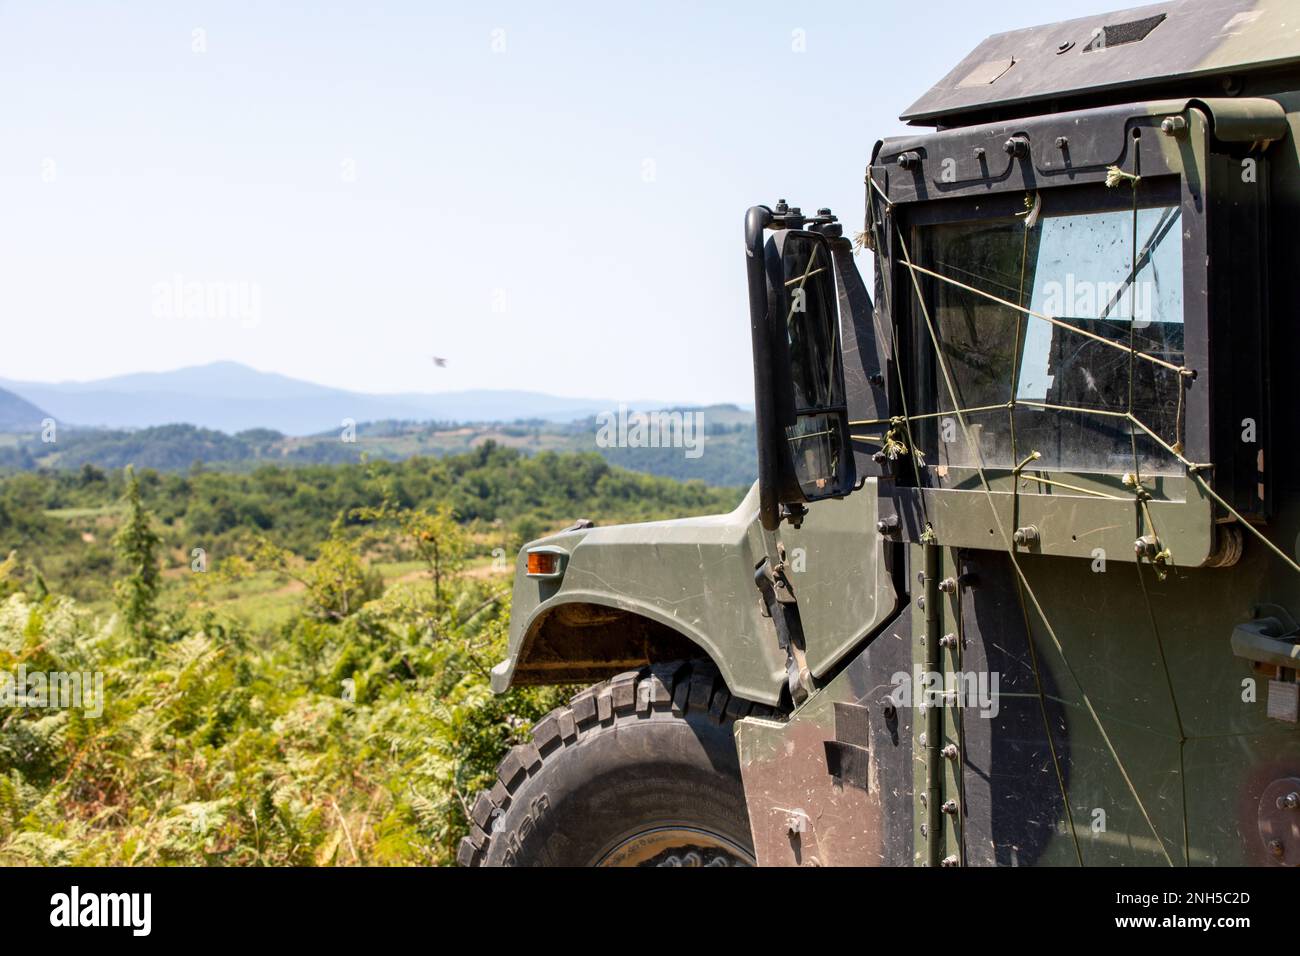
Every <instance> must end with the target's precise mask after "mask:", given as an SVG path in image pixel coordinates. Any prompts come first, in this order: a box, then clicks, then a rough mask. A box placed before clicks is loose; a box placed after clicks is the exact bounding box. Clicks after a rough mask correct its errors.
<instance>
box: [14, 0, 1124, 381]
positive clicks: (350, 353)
mask: <svg viewBox="0 0 1300 956" xmlns="http://www.w3.org/2000/svg"><path fill="white" fill-rule="evenodd" d="M1112 5H1114V6H1120V5H1122V4H1118V3H1117V2H1116V3H1114V4H1110V3H1101V4H1098V3H1096V2H1095V0H1085V2H1084V5H1083V6H1082V7H1081V6H1080V5H1079V4H1078V3H1077V2H1072V3H1067V2H1064V0H1038V2H1035V3H1032V4H1031V3H1027V2H1024V0H1012V2H1008V3H1003V4H995V5H989V4H975V3H971V2H969V0H967V2H950V0H931V2H928V3H910V4H879V3H869V2H854V3H754V2H748V3H737V4H732V5H728V6H725V7H717V8H712V9H704V8H702V7H701V5H699V4H697V3H671V2H656V3H645V4H637V5H633V4H624V3H609V2H606V3H591V4H578V3H549V4H541V3H520V4H492V3H477V4H467V3H454V4H443V3H392V2H389V3H380V2H365V3H362V2H357V3H348V4H341V3H265V2H263V3H243V2H229V0H223V2H220V3H217V2H211V3H185V2H175V0H171V2H165V3H163V2H160V3H144V2H135V3H83V4H65V3H57V2H42V3H10V2H5V3H3V4H0V77H2V78H3V82H0V124H2V127H0V128H3V130H4V134H5V135H4V143H5V148H4V149H3V151H0V263H2V265H0V315H3V323H4V348H3V351H0V377H9V378H18V379H35V380H59V379H85V378H97V377H102V376H106V375H113V374H119V373H124V372H129V371H139V370H162V369H168V368H173V367H176V366H180V365H186V364H197V363H202V362H208V361H213V360H217V359H234V360H238V361H242V362H246V363H248V364H250V365H252V366H254V367H256V368H260V369H265V370H271V371H277V372H282V373H285V374H288V375H293V376H297V377H301V378H306V379H310V380H313V381H319V382H322V383H325V384H330V385H336V386H340V387H346V388H353V389H359V390H367V391H411V390H418V391H442V390H448V389H464V388H527V389H536V390H541V391H548V392H553V393H557V394H568V395H584V396H593V397H602V398H611V399H614V400H634V399H638V398H656V399H667V400H682V401H700V402H704V401H717V400H726V401H737V400H739V401H751V400H752V397H753V396H752V384H751V371H750V356H749V337H748V325H747V314H746V306H745V298H744V296H745V286H744V271H743V270H744V265H743V254H742V241H741V239H742V234H741V220H742V216H743V213H744V211H745V209H746V207H747V206H749V205H751V204H753V203H756V202H768V203H771V202H775V201H776V199H777V198H778V197H780V196H784V197H787V198H788V199H789V200H790V201H791V202H793V203H796V204H799V205H802V206H804V207H805V208H815V207H817V206H822V205H829V206H831V207H832V208H833V209H834V210H835V211H836V212H837V213H839V214H840V215H841V216H843V217H844V218H845V219H846V221H847V225H848V228H849V229H851V230H856V229H858V228H861V216H862V204H863V197H862V175H863V169H864V167H865V164H866V162H867V160H868V158H869V156H870V150H871V146H872V144H873V143H874V141H875V140H876V139H878V138H879V137H881V136H884V135H889V134H891V133H894V132H897V131H898V130H899V129H900V128H901V127H900V124H899V123H898V121H897V119H896V117H897V115H898V113H899V112H901V111H902V110H903V109H904V108H905V107H907V106H908V105H910V104H911V102H912V101H913V100H914V99H916V97H917V96H919V95H920V94H921V93H922V92H923V91H924V90H925V89H926V88H928V87H929V85H930V84H931V83H933V82H934V81H935V80H937V79H938V78H940V77H941V76H942V75H943V74H944V73H946V72H947V71H948V70H949V69H950V68H951V67H952V66H953V65H954V64H955V63H956V62H957V61H958V60H959V59H960V58H961V57H963V56H964V55H965V54H966V53H967V52H969V50H970V49H971V48H972V47H973V46H974V45H975V44H976V43H977V42H978V41H979V40H981V39H982V38H983V37H984V36H986V35H988V34H990V33H995V32H1000V31H1002V30H1007V29H1014V28H1017V27H1023V26H1031V25H1034V24H1036V23H1042V22H1048V21H1052V20H1058V19H1065V18H1068V17H1074V16H1081V15H1083V14H1085V13H1091V12H1099V11H1102V10H1105V9H1108V8H1110V7H1111V6H1112ZM797 30H798V31H802V37H803V40H804V44H805V52H802V53H800V52H796V49H795V48H796V47H797V46H798V44H797V42H795V41H796V39H797V35H796V33H795V31H797ZM196 31H198V32H196ZM494 47H495V48H496V49H494ZM502 47H504V49H502ZM196 48H198V49H196ZM187 284H188V286H187ZM227 284H231V285H227ZM176 287H179V288H180V289H181V290H182V295H181V297H180V298H179V299H177V298H175V297H174V296H173V294H172V292H171V290H172V289H173V288H176ZM187 288H188V292H187V291H186V290H187ZM195 289H198V290H199V291H200V292H202V293H205V294H208V293H210V294H212V296H213V297H212V298H210V299H209V298H201V299H195V298H194V297H193V295H192V292H193V291H194V290H195ZM222 291H230V292H233V294H234V298H232V299H229V300H228V301H227V302H226V303H225V305H224V306H223V304H222V302H221V300H220V299H219V298H216V297H215V296H216V295H217V294H218V293H220V292H222ZM241 296H242V297H243V298H241ZM240 305H242V306H243V309H244V310H243V311H242V312H241V311H239V309H237V308H236V306H240ZM434 355H438V356H443V357H445V358H446V360H447V365H446V367H445V368H438V367H436V366H435V364H434V362H433V360H432V356H434Z"/></svg>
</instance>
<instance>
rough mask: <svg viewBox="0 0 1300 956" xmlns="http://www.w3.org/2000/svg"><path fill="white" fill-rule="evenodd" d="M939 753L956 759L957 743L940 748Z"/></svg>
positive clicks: (950, 758)
mask: <svg viewBox="0 0 1300 956" xmlns="http://www.w3.org/2000/svg"><path fill="white" fill-rule="evenodd" d="M939 753H941V754H943V755H944V756H945V757H947V758H948V759H949V760H956V759H957V745H956V744H949V745H948V746H946V747H944V748H943V749H942V750H940V751H939Z"/></svg>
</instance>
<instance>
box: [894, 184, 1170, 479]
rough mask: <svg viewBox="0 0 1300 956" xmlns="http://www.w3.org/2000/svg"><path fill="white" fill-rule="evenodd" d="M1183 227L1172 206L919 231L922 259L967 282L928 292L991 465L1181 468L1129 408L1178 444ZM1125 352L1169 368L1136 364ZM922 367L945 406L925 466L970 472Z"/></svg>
mask: <svg viewBox="0 0 1300 956" xmlns="http://www.w3.org/2000/svg"><path fill="white" fill-rule="evenodd" d="M1180 222H1181V215H1180V212H1179V210H1178V208H1177V207H1176V206H1158V207H1151V208H1144V209H1138V210H1136V213H1135V211H1134V210H1133V209H1131V208H1130V209H1120V210H1112V211H1105V212H1087V213H1076V214H1070V215H1055V216H1053V215H1045V216H1042V217H1041V218H1039V219H1038V220H1037V222H1036V223H1035V224H1034V225H1033V227H1032V228H1027V227H1026V225H1025V220H1024V219H1023V218H1021V217H1009V218H1006V219H995V220H980V221H976V222H963V223H945V224H940V225H936V226H931V227H928V228H927V229H925V230H924V232H923V243H922V249H923V251H924V253H925V258H926V259H927V260H928V261H926V262H923V263H919V264H922V265H924V266H926V267H927V268H929V269H931V270H932V271H934V272H936V273H939V274H941V275H943V276H945V277H949V278H951V279H954V280H956V281H957V282H960V283H962V284H964V285H966V286H969V287H970V288H962V287H961V286H958V285H955V284H953V283H951V282H946V281H942V280H939V279H929V280H928V281H927V282H926V283H924V284H923V286H922V288H923V289H924V294H925V296H926V302H927V303H928V306H929V308H930V313H931V316H932V318H933V319H934V322H935V325H936V327H937V329H938V332H939V337H940V340H941V343H942V348H943V355H944V359H945V361H946V362H947V363H948V367H949V370H950V371H951V374H952V378H953V384H954V386H955V390H956V392H957V399H958V401H957V405H958V407H960V408H963V409H967V410H970V411H969V412H968V413H967V423H968V425H970V426H971V431H972V436H973V437H975V438H976V440H977V441H978V442H979V447H980V453H981V456H982V458H983V464H984V465H986V466H989V467H1013V466H1014V465H1016V464H1018V463H1019V462H1020V461H1023V460H1024V459H1025V458H1027V457H1028V456H1029V455H1030V454H1032V453H1033V452H1038V453H1039V455H1040V456H1041V459H1040V460H1039V462H1038V464H1037V465H1036V467H1040V468H1056V469H1067V470H1077V471H1093V472H1124V471H1132V470H1133V467H1134V463H1135V452H1136V455H1137V462H1138V464H1139V467H1140V469H1141V471H1142V472H1144V473H1175V472H1177V471H1178V470H1179V469H1178V468H1177V461H1176V460H1175V459H1174V458H1173V456H1172V455H1170V454H1169V453H1168V452H1167V451H1165V450H1164V449H1162V448H1161V447H1160V446H1159V444H1158V443H1156V442H1154V441H1153V440H1152V439H1151V438H1150V437H1149V436H1148V435H1146V434H1145V433H1144V432H1143V431H1141V430H1140V429H1136V428H1134V427H1133V426H1131V425H1130V424H1129V422H1128V421H1127V419H1126V418H1125V417H1124V416H1125V415H1126V413H1127V412H1128V411H1129V410H1130V408H1131V410H1132V412H1133V415H1134V417H1136V418H1137V419H1138V420H1139V421H1141V422H1143V423H1144V424H1146V425H1147V427H1149V428H1151V429H1152V430H1153V431H1154V432H1156V434H1158V435H1160V437H1161V438H1162V439H1163V440H1164V441H1166V442H1167V443H1169V444H1170V445H1174V444H1175V443H1176V442H1177V440H1178V429H1179V427H1180V423H1179V421H1178V416H1179V413H1180V408H1181V406H1180V403H1179V390H1180V388H1181V383H1180V381H1179V376H1178V373H1177V372H1176V371H1175V370H1174V368H1176V367H1178V366H1181V365H1182V364H1183V270H1182V248H1181V238H1182V231H1181V228H1180ZM1135 226H1136V229H1135ZM1135 233H1136V235H1135ZM972 290H979V292H984V293H987V295H991V296H996V297H997V298H998V299H1000V300H1003V301H1002V302H995V301H993V300H991V299H990V298H988V297H986V296H982V295H980V294H979V293H978V292H976V291H972ZM1004 303H1015V304H1018V305H1020V306H1022V307H1023V308H1027V309H1029V310H1030V311H1032V312H1035V313H1037V314H1038V315H1039V316H1050V317H1052V318H1054V319H1057V320H1059V322H1056V323H1054V322H1051V321H1046V320H1045V319H1043V318H1038V317H1034V316H1029V315H1026V314H1025V313H1024V312H1022V311H1020V310H1019V309H1016V308H1012V307H1011V306H1010V305H1008V304H1004ZM918 321H921V322H923V321H924V320H923V318H921V317H918ZM921 334H922V335H923V336H926V335H927V333H925V332H924V331H922V332H921ZM1116 346H1120V347H1116ZM1130 346H1131V347H1132V348H1134V349H1136V351H1137V352H1139V353H1142V354H1143V355H1146V356H1152V357H1156V358H1158V359H1161V360H1163V361H1165V362H1168V363H1169V364H1170V365H1172V366H1173V367H1174V368H1168V367H1166V366H1164V365H1161V364H1158V363H1155V362H1151V361H1147V360H1144V359H1141V358H1133V357H1131V355H1130V353H1129V349H1130ZM922 374H923V377H929V379H930V381H929V383H928V385H926V386H924V387H925V390H926V391H928V392H929V393H930V394H932V395H935V396H937V400H938V406H937V409H936V410H937V411H938V412H939V413H940V415H939V416H938V417H937V419H936V420H935V422H934V427H931V428H928V429H926V432H925V434H926V435H927V437H928V441H926V442H925V443H924V444H925V445H926V446H928V447H926V448H925V451H927V452H929V453H932V454H933V455H934V457H933V458H928V461H929V462H932V463H933V462H937V463H938V464H941V465H957V466H971V467H973V466H975V465H976V464H978V463H979V462H978V459H977V457H976V455H975V453H974V451H973V450H972V449H971V448H970V447H969V446H968V444H967V442H966V441H965V440H964V438H963V437H962V435H961V432H960V427H959V426H958V424H957V423H956V420H955V416H953V417H952V418H951V419H948V418H946V417H944V416H943V415H942V414H941V413H942V412H944V411H952V409H953V403H952V401H951V400H950V398H949V395H948V389H947V386H946V385H945V384H944V381H943V377H942V372H941V371H940V370H939V369H938V368H933V369H931V370H929V371H928V372H923V373H922ZM1013 396H1014V410H1012V397H1013ZM989 406H994V407H993V408H990V407H989Z"/></svg>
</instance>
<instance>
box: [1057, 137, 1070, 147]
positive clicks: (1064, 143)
mask: <svg viewBox="0 0 1300 956" xmlns="http://www.w3.org/2000/svg"><path fill="white" fill-rule="evenodd" d="M1056 148H1057V149H1069V148H1070V141H1069V139H1067V138H1066V137H1064V136H1058V137H1056Z"/></svg>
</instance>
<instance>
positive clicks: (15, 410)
mask: <svg viewBox="0 0 1300 956" xmlns="http://www.w3.org/2000/svg"><path fill="white" fill-rule="evenodd" d="M49 417H50V415H49V414H47V413H46V412H43V411H42V410H41V409H39V408H37V407H36V406H35V405H33V404H32V403H31V402H29V401H27V400H26V399H25V398H22V397H20V396H18V395H15V394H14V393H13V392H7V391H5V390H4V389H0V431H5V432H36V431H38V430H39V429H40V427H41V422H42V421H44V420H45V419H46V418H49Z"/></svg>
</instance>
